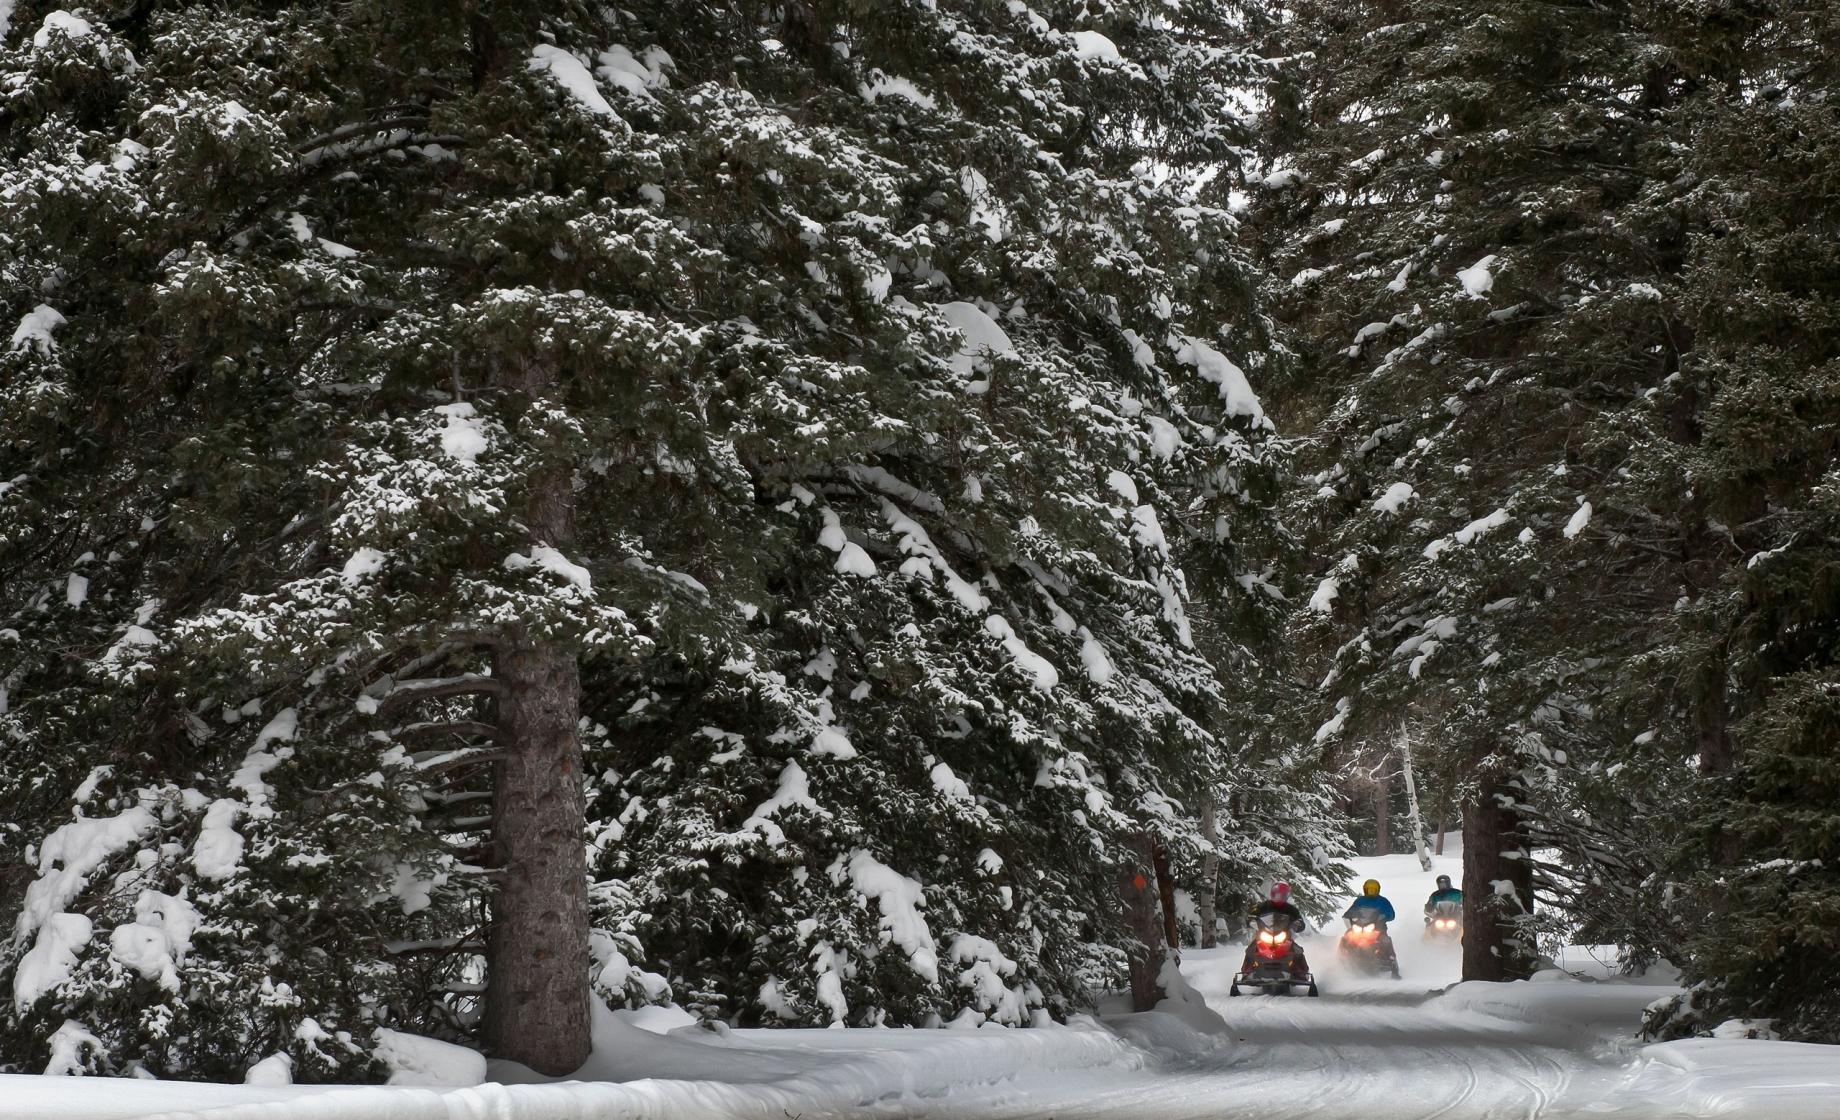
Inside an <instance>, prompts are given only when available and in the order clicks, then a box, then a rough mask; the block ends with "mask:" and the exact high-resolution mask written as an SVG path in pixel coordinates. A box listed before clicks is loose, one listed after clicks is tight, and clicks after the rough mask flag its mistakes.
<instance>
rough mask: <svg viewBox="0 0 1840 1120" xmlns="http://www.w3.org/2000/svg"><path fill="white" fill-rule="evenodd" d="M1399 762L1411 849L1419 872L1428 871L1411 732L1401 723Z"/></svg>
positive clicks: (1428, 857) (1428, 854) (1428, 861)
mask: <svg viewBox="0 0 1840 1120" xmlns="http://www.w3.org/2000/svg"><path fill="white" fill-rule="evenodd" d="M1399 762H1400V766H1401V768H1402V769H1404V771H1405V775H1406V816H1407V818H1408V819H1409V820H1410V822H1411V825H1412V849H1413V850H1414V851H1415V852H1417V853H1418V866H1419V868H1420V870H1424V871H1429V870H1431V853H1430V852H1428V851H1426V850H1425V821H1424V818H1423V817H1421V816H1419V813H1418V780H1417V778H1415V777H1414V776H1413V774H1412V731H1411V728H1409V727H1408V726H1407V725H1406V724H1405V723H1404V722H1403V721H1402V722H1401V723H1400V725H1399ZM1442 839H1443V837H1442V836H1440V837H1439V840H1440V841H1441V840H1442Z"/></svg>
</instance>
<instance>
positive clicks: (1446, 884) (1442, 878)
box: [1438, 875, 1450, 891]
mask: <svg viewBox="0 0 1840 1120" xmlns="http://www.w3.org/2000/svg"><path fill="white" fill-rule="evenodd" d="M1449 889H1450V876H1448V875H1439V876H1438V890H1441V891H1447V890H1449Z"/></svg>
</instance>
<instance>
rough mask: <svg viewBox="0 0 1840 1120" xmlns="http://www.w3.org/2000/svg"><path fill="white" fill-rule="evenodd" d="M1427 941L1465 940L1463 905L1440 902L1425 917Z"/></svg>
mask: <svg viewBox="0 0 1840 1120" xmlns="http://www.w3.org/2000/svg"><path fill="white" fill-rule="evenodd" d="M1425 940H1426V941H1461V940H1463V904H1462V903H1460V902H1440V903H1438V904H1437V905H1436V906H1434V907H1432V908H1431V913H1429V914H1426V915H1425Z"/></svg>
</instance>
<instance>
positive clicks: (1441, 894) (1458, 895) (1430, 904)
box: [1425, 875, 1463, 922]
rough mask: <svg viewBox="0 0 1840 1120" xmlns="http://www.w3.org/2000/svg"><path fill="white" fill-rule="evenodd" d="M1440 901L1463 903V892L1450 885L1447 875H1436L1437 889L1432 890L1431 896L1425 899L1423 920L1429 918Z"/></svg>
mask: <svg viewBox="0 0 1840 1120" xmlns="http://www.w3.org/2000/svg"><path fill="white" fill-rule="evenodd" d="M1440 902H1454V903H1456V904H1457V905H1459V906H1461V905H1462V904H1463V892H1462V891H1460V890H1458V889H1457V888H1455V887H1453V886H1451V885H1450V876H1448V875H1439V876H1438V877H1437V890H1434V891H1432V892H1431V897H1430V898H1427V899H1426V900H1425V921H1427V922H1429V921H1430V920H1431V912H1432V911H1433V910H1436V909H1437V908H1438V903H1440Z"/></svg>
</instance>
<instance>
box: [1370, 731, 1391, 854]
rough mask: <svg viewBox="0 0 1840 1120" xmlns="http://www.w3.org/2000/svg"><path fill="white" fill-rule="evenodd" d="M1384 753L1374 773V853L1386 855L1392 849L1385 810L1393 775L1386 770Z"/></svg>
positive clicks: (1388, 806)
mask: <svg viewBox="0 0 1840 1120" xmlns="http://www.w3.org/2000/svg"><path fill="white" fill-rule="evenodd" d="M1388 761H1389V760H1388V759H1387V758H1386V756H1385V755H1382V756H1381V758H1380V767H1379V769H1378V770H1377V771H1375V773H1374V854H1375V855H1377V856H1384V855H1388V854H1390V853H1391V852H1392V850H1393V836H1392V832H1391V831H1390V830H1389V828H1388V824H1389V823H1390V822H1389V821H1388V819H1387V812H1388V810H1389V809H1391V808H1392V806H1391V805H1390V804H1389V802H1391V801H1392V793H1393V789H1392V786H1393V776H1392V775H1391V774H1389V773H1388V772H1387V762H1388Z"/></svg>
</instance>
